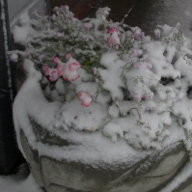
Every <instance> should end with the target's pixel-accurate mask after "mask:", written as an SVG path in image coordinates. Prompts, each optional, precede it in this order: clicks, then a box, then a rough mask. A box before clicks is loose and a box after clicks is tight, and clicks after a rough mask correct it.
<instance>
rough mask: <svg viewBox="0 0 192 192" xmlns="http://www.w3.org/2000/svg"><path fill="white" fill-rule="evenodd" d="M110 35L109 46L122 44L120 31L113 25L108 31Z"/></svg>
mask: <svg viewBox="0 0 192 192" xmlns="http://www.w3.org/2000/svg"><path fill="white" fill-rule="evenodd" d="M107 33H109V37H108V38H107V43H108V45H109V47H114V46H116V47H119V46H120V44H121V43H120V39H119V31H118V29H116V28H115V27H111V28H110V29H109V30H108V32H107Z"/></svg>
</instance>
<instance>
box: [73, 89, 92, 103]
mask: <svg viewBox="0 0 192 192" xmlns="http://www.w3.org/2000/svg"><path fill="white" fill-rule="evenodd" d="M77 96H78V98H79V100H80V101H81V105H82V106H84V107H89V106H90V105H91V103H92V98H91V96H90V95H89V94H88V93H87V92H85V91H80V92H79V93H78V94H77Z"/></svg>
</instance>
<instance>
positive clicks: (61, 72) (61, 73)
mask: <svg viewBox="0 0 192 192" xmlns="http://www.w3.org/2000/svg"><path fill="white" fill-rule="evenodd" d="M57 73H58V76H59V77H62V76H63V66H62V65H60V64H59V65H57Z"/></svg>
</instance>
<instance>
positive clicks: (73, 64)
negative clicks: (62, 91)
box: [63, 54, 81, 81]
mask: <svg viewBox="0 0 192 192" xmlns="http://www.w3.org/2000/svg"><path fill="white" fill-rule="evenodd" d="M66 58H67V59H68V61H67V63H65V65H64V68H63V79H64V80H66V81H75V80H77V79H79V78H80V75H79V74H78V70H79V69H80V67H81V65H80V63H79V62H78V61H77V60H76V59H74V58H73V57H72V55H71V54H67V55H66Z"/></svg>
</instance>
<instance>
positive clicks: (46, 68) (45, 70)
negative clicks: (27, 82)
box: [42, 65, 50, 76]
mask: <svg viewBox="0 0 192 192" xmlns="http://www.w3.org/2000/svg"><path fill="white" fill-rule="evenodd" d="M42 71H43V74H44V75H45V76H48V75H49V73H50V68H49V66H48V65H43V67H42Z"/></svg>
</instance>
